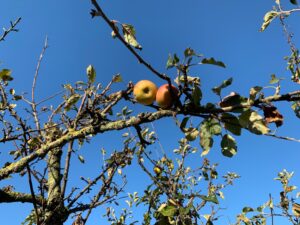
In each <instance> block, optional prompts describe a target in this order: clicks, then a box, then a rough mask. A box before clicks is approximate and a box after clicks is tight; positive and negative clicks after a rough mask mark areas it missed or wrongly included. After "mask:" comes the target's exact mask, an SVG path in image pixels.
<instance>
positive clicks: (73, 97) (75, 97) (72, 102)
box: [65, 94, 81, 111]
mask: <svg viewBox="0 0 300 225" xmlns="http://www.w3.org/2000/svg"><path fill="white" fill-rule="evenodd" d="M80 98H81V96H80V95H79V94H74V95H71V96H70V97H69V98H68V100H67V102H66V104H65V110H66V111H69V110H70V109H71V108H72V106H73V105H75V104H76V103H77V102H78V100H79V99H80Z"/></svg>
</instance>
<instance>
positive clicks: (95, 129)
mask: <svg viewBox="0 0 300 225" xmlns="http://www.w3.org/2000/svg"><path fill="white" fill-rule="evenodd" d="M174 115H175V112H173V111H171V110H163V111H158V112H154V113H141V114H139V115H138V116H136V117H131V118H130V119H128V120H117V121H112V122H105V123H101V124H96V125H89V126H87V127H84V128H82V129H80V130H76V131H69V132H68V133H67V134H65V135H62V136H61V137H60V138H58V139H56V140H55V141H52V142H49V143H46V144H44V145H42V147H41V148H39V149H37V150H36V151H35V152H33V153H32V154H30V155H28V156H26V157H24V158H22V159H20V160H19V161H18V162H14V163H11V164H10V165H9V166H7V167H5V168H2V169H1V170H0V180H2V179H4V178H6V177H7V176H8V175H10V174H12V173H18V172H20V171H22V170H23V169H24V168H25V166H26V165H27V164H28V163H30V162H32V161H33V160H35V159H37V158H39V157H40V158H43V157H44V156H45V155H46V154H47V153H48V152H49V151H50V150H51V149H54V148H56V147H62V146H64V145H65V144H66V143H68V142H70V141H71V140H75V139H79V138H85V137H86V136H88V135H90V134H93V135H95V134H98V133H104V132H107V131H112V130H121V129H124V128H127V127H132V126H137V125H139V124H143V123H148V122H152V121H155V120H158V119H161V118H163V117H170V116H174Z"/></svg>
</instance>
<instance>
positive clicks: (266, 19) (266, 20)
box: [260, 10, 278, 32]
mask: <svg viewBox="0 0 300 225" xmlns="http://www.w3.org/2000/svg"><path fill="white" fill-rule="evenodd" d="M277 15H278V12H276V11H273V10H272V11H269V12H267V13H266V14H265V16H264V22H263V24H262V26H261V28H260V31H261V32H263V31H264V30H265V29H266V28H267V27H268V26H269V25H270V23H271V22H272V20H274V19H275V18H276V17H277Z"/></svg>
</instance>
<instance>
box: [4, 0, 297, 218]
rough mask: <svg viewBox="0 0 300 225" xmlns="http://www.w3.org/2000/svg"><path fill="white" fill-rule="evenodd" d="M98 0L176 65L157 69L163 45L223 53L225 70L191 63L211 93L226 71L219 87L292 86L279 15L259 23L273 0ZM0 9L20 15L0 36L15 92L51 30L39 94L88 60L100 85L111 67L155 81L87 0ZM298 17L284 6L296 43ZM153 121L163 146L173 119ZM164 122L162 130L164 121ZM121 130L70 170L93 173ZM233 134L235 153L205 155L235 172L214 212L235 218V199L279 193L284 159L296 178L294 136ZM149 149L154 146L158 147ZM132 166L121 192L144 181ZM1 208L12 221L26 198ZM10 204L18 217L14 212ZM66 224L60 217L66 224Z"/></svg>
mask: <svg viewBox="0 0 300 225" xmlns="http://www.w3.org/2000/svg"><path fill="white" fill-rule="evenodd" d="M285 2H287V3H288V1H285ZM100 3H101V4H102V5H103V9H104V10H105V12H107V14H108V16H109V17H110V18H111V19H116V20H118V21H120V22H123V23H129V24H133V25H134V26H135V28H136V30H137V38H138V40H139V42H140V43H141V45H142V46H143V51H142V52H141V55H142V56H143V57H144V58H145V59H146V60H148V61H149V62H150V63H151V65H153V66H154V67H155V68H157V69H158V70H159V71H161V72H166V73H167V74H168V75H169V76H170V77H175V71H172V70H170V71H166V69H165V64H166V60H167V57H168V54H169V53H172V54H173V53H177V54H178V55H181V54H182V52H183V51H184V49H185V48H187V47H192V48H193V49H195V50H196V51H197V52H199V53H203V54H204V55H205V56H208V57H211V56H213V57H215V58H216V59H219V60H222V61H223V62H224V63H225V64H226V65H227V68H226V69H222V68H215V67H212V66H201V67H198V68H196V69H194V70H193V71H192V72H193V73H194V75H197V76H200V77H201V82H202V87H203V90H204V96H205V97H207V99H215V100H216V98H215V97H214V96H213V94H212V92H211V91H210V89H211V88H212V87H214V86H216V85H218V84H219V83H220V82H221V81H222V80H224V79H227V78H229V77H233V79H234V82H233V85H232V86H231V87H230V88H228V89H226V90H225V92H224V94H228V93H229V92H230V91H236V92H239V93H241V94H245V95H246V94H248V92H249V89H250V88H251V87H252V86H255V85H260V86H267V85H268V82H269V80H270V75H271V74H273V73H275V74H276V75H278V76H280V77H285V78H286V79H285V80H284V81H283V82H282V91H283V92H286V91H292V90H297V89H299V87H298V85H295V84H292V83H291V81H290V74H289V73H288V72H287V71H286V69H285V68H286V63H285V61H284V60H283V57H284V56H286V55H289V47H288V45H287V44H286V40H285V37H284V34H283V32H282V29H281V27H280V26H279V22H278V21H274V23H272V24H271V26H270V27H269V28H268V29H267V30H266V31H265V32H263V33H261V32H259V28H260V26H261V23H262V18H263V16H264V14H265V13H266V12H267V11H269V10H271V8H272V6H273V5H274V4H275V3H274V1H273V0H265V1H261V0H253V1H251V2H245V1H239V0H228V1H221V0H217V1H201V0H190V1H179V0H174V1H158V0H154V1H138V0H132V1H122V0H111V1H101V2H100ZM287 5H288V4H287ZM1 9H2V10H1V14H0V26H2V27H7V26H8V25H9V21H10V20H14V19H16V18H17V17H22V22H21V23H20V24H19V26H18V28H19V29H20V32H18V33H13V34H11V35H9V36H8V37H7V40H6V41H5V42H2V43H0V61H1V62H2V64H1V67H7V68H11V69H12V71H13V76H14V78H15V79H14V81H13V83H12V84H13V85H14V87H15V89H16V91H17V92H19V93H20V92H30V89H31V83H32V78H33V75H34V71H35V67H36V63H37V60H38V57H39V54H40V52H41V49H42V47H43V44H44V40H45V37H46V36H48V38H49V48H48V49H47V51H46V55H45V57H44V61H43V64H42V67H41V70H40V77H39V79H38V87H37V93H38V95H37V98H38V99H43V98H45V97H47V96H49V95H51V94H53V93H55V92H57V91H59V90H61V85H62V84H65V83H73V82H76V81H78V80H84V79H86V77H85V69H86V66H87V65H89V64H93V65H94V66H95V68H96V70H97V81H98V82H101V83H103V84H106V83H107V82H109V81H110V79H111V77H112V76H113V75H114V74H116V73H121V74H122V77H123V80H124V82H125V83H127V82H129V81H133V82H136V81H138V80H142V79H150V80H153V81H154V82H156V83H157V84H158V85H159V84H163V82H162V81H161V80H159V79H157V78H156V77H155V76H154V75H153V74H151V73H150V72H149V71H148V70H147V69H146V68H145V67H143V66H142V65H140V64H138V63H137V61H136V59H135V58H134V57H133V56H132V55H131V54H130V52H128V50H127V49H125V48H124V47H123V46H122V45H121V43H119V42H118V41H117V40H114V39H112V38H111V36H110V33H111V31H110V29H109V28H108V27H107V25H106V24H105V23H104V22H103V21H101V20H100V19H99V18H97V19H91V17H90V15H89V11H90V9H91V4H90V2H89V1H71V0H65V1H58V0H54V1H53V0H52V1H50V0H44V1H37V0H28V1H20V0H16V1H2V3H1ZM298 18H299V15H292V16H291V18H290V19H289V20H288V21H289V24H290V29H291V30H292V31H293V32H294V33H295V42H296V43H299V37H300V29H299V26H298V24H297V23H298V22H299V19H298ZM125 83H122V84H118V85H117V86H116V88H124V86H125ZM278 105H279V106H280V109H281V112H282V113H283V114H284V116H285V124H284V126H283V127H282V128H280V129H279V130H278V134H279V135H282V136H292V137H295V138H300V134H299V132H297V131H298V127H299V125H300V122H299V121H298V120H297V119H296V117H295V116H294V115H293V113H292V112H291V110H290V104H288V103H280V104H278ZM130 107H131V108H132V109H133V110H135V111H140V110H145V108H143V107H142V106H138V105H135V106H130ZM154 125H155V128H156V130H157V132H158V135H159V138H160V141H161V143H162V145H163V146H164V148H165V149H166V150H167V151H169V152H171V150H172V149H174V148H176V147H177V139H178V138H179V137H181V136H180V135H181V134H180V133H179V132H178V129H176V127H175V125H174V122H173V120H172V119H165V120H162V121H159V122H156V123H154ZM166 127H168V128H170V129H168V130H166ZM173 132H174V133H173ZM119 137H120V133H118V134H117V135H116V134H112V133H108V134H105V135H103V136H101V137H98V138H97V139H96V140H95V141H94V142H92V144H91V145H90V146H88V148H87V149H84V150H82V151H84V152H82V154H83V155H85V157H86V161H87V163H86V164H84V165H81V164H79V163H78V162H74V174H72V178H74V179H77V178H78V176H81V175H82V174H85V175H87V176H91V175H90V174H93V169H94V165H96V166H97V165H99V163H101V159H100V155H99V150H100V149H101V147H105V148H106V149H107V150H108V151H112V150H114V149H117V148H118V147H120V143H121V141H119V140H118V138H119ZM175 137H178V138H177V139H176V138H175ZM115 140H116V141H115ZM237 141H238V147H239V150H238V154H237V156H236V157H234V158H232V159H227V158H224V157H223V156H222V155H221V152H220V149H219V145H218V144H216V145H215V147H214V148H213V149H212V151H211V153H210V155H209V156H208V158H209V159H210V160H211V161H213V162H220V166H219V167H220V171H222V172H224V173H225V172H227V171H235V172H237V173H238V174H240V175H241V176H242V178H241V179H240V180H238V181H237V182H236V184H235V185H234V186H233V187H230V188H228V190H226V191H225V197H226V199H225V201H224V202H223V206H224V207H225V208H227V211H224V212H222V213H221V214H222V215H224V216H223V217H222V221H223V222H224V223H227V222H228V221H231V222H234V216H235V215H236V214H237V213H238V212H240V210H241V209H242V207H243V206H245V205H249V206H257V205H259V204H261V203H263V202H266V201H267V199H268V195H269V193H271V194H272V195H274V196H276V197H278V195H279V190H280V184H279V182H275V181H274V180H273V178H274V177H275V176H276V175H277V172H279V171H280V170H282V169H284V168H285V169H287V170H288V171H295V178H294V179H293V181H294V184H296V185H297V183H299V181H300V171H299V160H298V159H299V152H298V151H299V143H295V142H288V141H283V140H277V139H273V138H270V137H263V136H255V135H252V134H249V133H247V132H244V133H243V135H242V136H240V137H237ZM195 145H196V144H195ZM154 148H156V149H157V151H158V153H159V151H160V149H159V147H158V146H156V147H154ZM8 150H10V149H8ZM197 160H199V161H202V160H201V158H200V157H198V156H197V159H195V162H193V163H197ZM199 161H198V162H199ZM1 163H3V162H2V160H1ZM195 165H196V164H195ZM297 169H298V170H297ZM81 173H82V174H81ZM136 173H137V172H136V171H135V170H134V169H129V175H128V176H129V178H131V180H130V182H129V185H128V188H127V191H128V192H133V191H136V190H135V189H140V190H142V189H141V188H143V179H144V175H143V174H142V173H138V174H136ZM136 177H139V179H136ZM145 181H146V180H145ZM24 182H25V181H24ZM75 183H76V180H75ZM1 186H2V184H1ZM20 188H21V189H22V188H24V187H20ZM23 209H24V210H23ZM0 211H1V219H2V221H5V222H10V224H20V222H21V221H22V220H23V219H24V218H25V216H26V213H28V212H29V207H28V206H27V205H22V210H21V209H20V205H17V206H16V205H0ZM15 212H17V214H18V216H15V215H16V213H15ZM100 219H101V216H100V213H99V212H98V213H96V215H94V216H93V217H92V218H91V221H90V222H89V223H88V224H100V222H98V221H100ZM71 223H72V222H71V221H68V223H66V224H71ZM224 223H220V224H224ZM282 224H283V223H282Z"/></svg>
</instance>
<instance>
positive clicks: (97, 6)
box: [91, 0, 171, 84]
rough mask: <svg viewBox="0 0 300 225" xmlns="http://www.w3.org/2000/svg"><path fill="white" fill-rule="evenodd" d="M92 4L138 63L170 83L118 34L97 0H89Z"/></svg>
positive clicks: (165, 76)
mask: <svg viewBox="0 0 300 225" xmlns="http://www.w3.org/2000/svg"><path fill="white" fill-rule="evenodd" d="M91 2H92V4H93V5H94V6H95V8H96V10H97V15H101V17H102V18H103V19H104V20H105V22H106V23H107V24H108V25H109V26H110V27H111V29H112V30H113V31H114V32H115V34H116V37H117V38H118V39H119V40H120V41H121V42H122V43H123V44H124V46H125V47H126V48H127V49H128V50H129V51H130V52H131V53H132V54H133V55H134V56H135V57H136V58H137V59H138V61H139V63H141V64H143V65H144V66H146V67H147V68H148V69H149V70H150V71H151V72H153V73H154V74H155V75H157V76H158V77H160V78H161V79H163V80H166V81H168V83H169V84H171V83H170V82H171V79H170V78H169V77H168V76H167V75H166V74H163V73H160V72H158V71H157V70H156V69H154V68H153V67H152V66H151V65H150V64H149V63H148V62H146V61H145V60H144V59H143V58H142V57H141V56H140V55H139V54H138V53H137V52H136V51H135V50H134V49H133V48H132V47H131V45H130V44H128V43H127V42H126V41H125V39H124V38H123V37H122V35H121V34H120V32H119V30H118V28H117V27H116V26H115V23H114V22H113V21H112V20H110V19H109V18H108V17H107V16H106V14H105V13H104V12H103V10H102V8H101V7H100V5H99V4H98V2H97V0H91Z"/></svg>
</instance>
